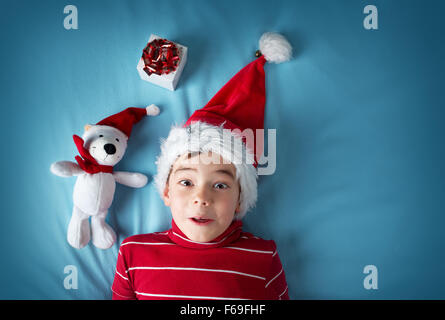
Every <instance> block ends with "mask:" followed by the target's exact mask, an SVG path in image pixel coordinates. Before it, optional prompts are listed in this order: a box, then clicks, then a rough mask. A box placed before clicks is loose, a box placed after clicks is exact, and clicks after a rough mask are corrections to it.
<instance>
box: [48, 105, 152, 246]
mask: <svg viewBox="0 0 445 320" xmlns="http://www.w3.org/2000/svg"><path fill="white" fill-rule="evenodd" d="M158 114H159V108H158V107H157V106H155V105H150V106H148V107H147V108H127V109H125V110H124V111H122V112H119V113H117V114H115V115H112V116H110V117H108V118H106V119H104V120H102V121H100V122H98V123H97V124H96V125H86V126H85V132H84V134H83V136H82V138H80V137H78V136H76V135H74V136H73V138H74V142H75V144H76V146H77V149H78V151H79V153H80V155H81V157H79V156H77V157H76V160H77V163H74V162H71V161H59V162H55V163H53V164H52V165H51V168H50V170H51V172H52V173H53V174H55V175H58V176H61V177H71V176H76V177H77V180H76V183H75V185H74V192H73V203H74V207H73V213H72V217H71V220H70V223H69V225H68V234H67V240H68V243H69V244H70V245H71V246H72V247H74V248H77V249H80V248H83V247H84V246H86V245H87V244H88V242H89V241H90V238H91V236H90V226H89V217H90V216H91V234H92V242H93V244H94V245H95V246H96V247H98V248H100V249H108V248H110V247H111V246H112V245H113V244H114V242H115V241H116V234H115V232H114V231H113V229H112V228H111V227H110V226H109V225H108V224H107V223H106V222H105V218H106V216H107V213H108V208H109V207H110V206H111V203H112V201H113V197H114V191H115V188H116V182H117V183H120V184H123V185H126V186H129V187H133V188H141V187H143V186H145V185H146V184H147V180H148V179H147V177H146V176H145V175H143V174H142V173H135V172H123V171H113V166H115V165H116V164H117V163H118V162H119V161H120V160H121V159H122V157H123V155H124V154H125V150H126V148H127V141H128V138H129V137H130V133H131V129H132V126H133V124H135V123H137V122H139V121H140V120H141V119H142V118H143V117H144V116H147V115H149V116H155V115H158Z"/></svg>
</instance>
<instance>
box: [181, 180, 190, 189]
mask: <svg viewBox="0 0 445 320" xmlns="http://www.w3.org/2000/svg"><path fill="white" fill-rule="evenodd" d="M179 184H180V185H183V186H185V187H190V186H191V185H192V182H191V181H190V180H181V181H179Z"/></svg>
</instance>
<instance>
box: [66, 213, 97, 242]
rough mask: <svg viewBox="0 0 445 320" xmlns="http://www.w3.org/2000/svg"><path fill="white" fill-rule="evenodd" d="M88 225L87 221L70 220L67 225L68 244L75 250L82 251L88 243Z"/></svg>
mask: <svg viewBox="0 0 445 320" xmlns="http://www.w3.org/2000/svg"><path fill="white" fill-rule="evenodd" d="M90 237H91V235H90V224H89V222H88V219H83V220H80V219H71V221H70V224H69V225H68V235H67V240H68V243H69V244H70V245H71V246H72V247H73V248H76V249H82V248H83V247H85V246H86V245H87V244H88V242H90Z"/></svg>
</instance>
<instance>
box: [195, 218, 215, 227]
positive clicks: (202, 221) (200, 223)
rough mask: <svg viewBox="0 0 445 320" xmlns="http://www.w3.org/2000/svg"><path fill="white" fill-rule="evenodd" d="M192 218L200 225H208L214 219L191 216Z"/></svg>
mask: <svg viewBox="0 0 445 320" xmlns="http://www.w3.org/2000/svg"><path fill="white" fill-rule="evenodd" d="M190 220H191V221H193V222H194V223H195V224H197V225H200V226H204V225H207V224H209V223H210V222H212V221H213V220H212V219H204V218H190Z"/></svg>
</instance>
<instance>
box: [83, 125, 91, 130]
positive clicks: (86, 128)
mask: <svg viewBox="0 0 445 320" xmlns="http://www.w3.org/2000/svg"><path fill="white" fill-rule="evenodd" d="M91 127H92V125H91V124H86V125H85V127H83V128H84V129H85V131H88V130H90V129H91Z"/></svg>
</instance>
